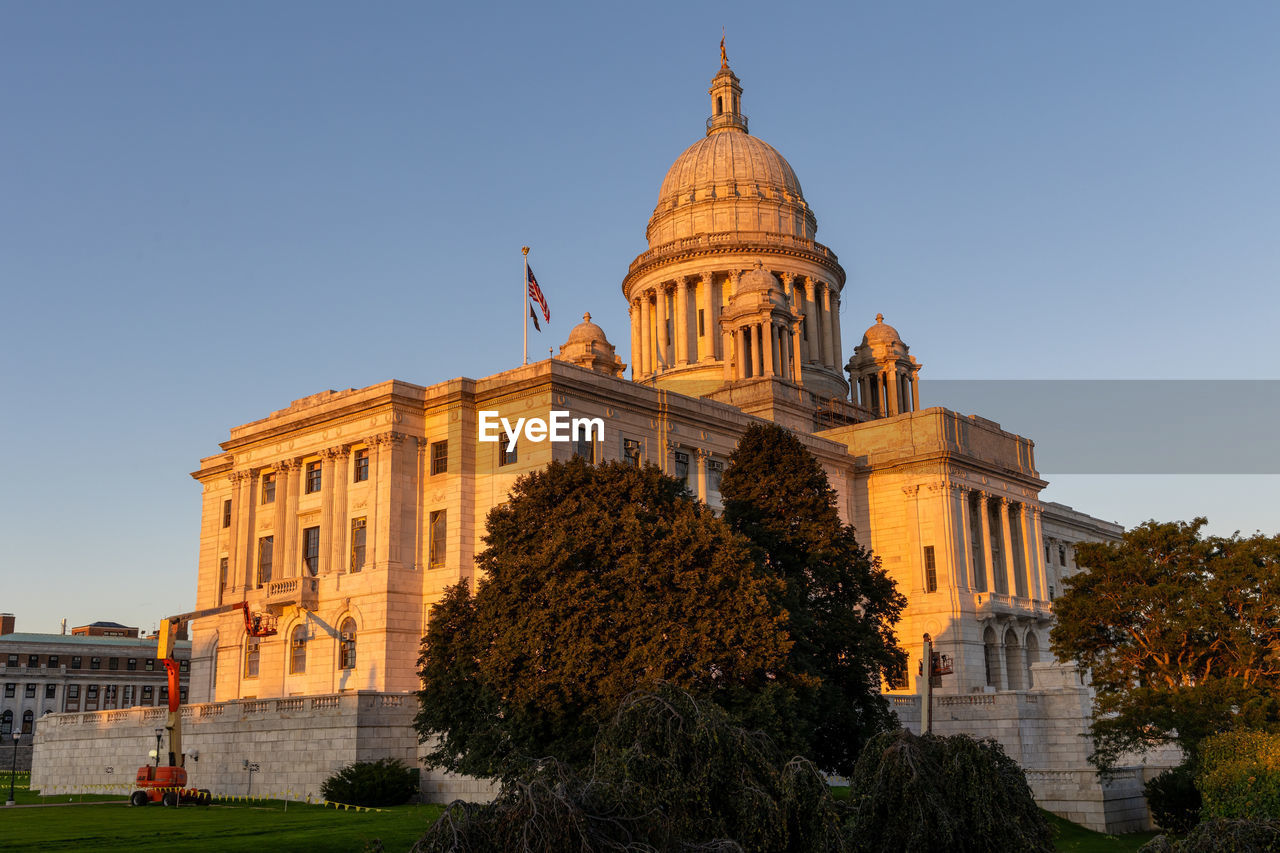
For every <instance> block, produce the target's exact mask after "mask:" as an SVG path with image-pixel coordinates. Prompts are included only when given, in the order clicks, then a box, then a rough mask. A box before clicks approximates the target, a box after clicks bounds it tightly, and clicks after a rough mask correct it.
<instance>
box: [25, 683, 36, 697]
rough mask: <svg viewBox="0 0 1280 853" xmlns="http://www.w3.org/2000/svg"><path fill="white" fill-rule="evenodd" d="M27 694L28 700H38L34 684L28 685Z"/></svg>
mask: <svg viewBox="0 0 1280 853" xmlns="http://www.w3.org/2000/svg"><path fill="white" fill-rule="evenodd" d="M26 693H27V698H28V699H34V698H36V686H35V685H34V684H28V685H27V690H26Z"/></svg>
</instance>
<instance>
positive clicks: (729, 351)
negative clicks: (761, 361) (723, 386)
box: [721, 332, 741, 382]
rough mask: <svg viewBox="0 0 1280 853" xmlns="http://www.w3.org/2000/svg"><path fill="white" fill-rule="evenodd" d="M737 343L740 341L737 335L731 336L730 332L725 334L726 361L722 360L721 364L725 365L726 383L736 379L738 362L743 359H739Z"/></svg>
mask: <svg viewBox="0 0 1280 853" xmlns="http://www.w3.org/2000/svg"><path fill="white" fill-rule="evenodd" d="M737 341H738V336H737V333H733V334H730V333H729V332H725V333H724V359H723V360H722V362H721V363H722V364H723V365H724V381H725V382H731V381H733V380H734V379H735V378H736V377H735V375H734V373H735V371H737V370H738V369H739V368H738V362H739V361H740V360H741V359H740V357H738V354H737V352H736V350H737V346H736V344H737Z"/></svg>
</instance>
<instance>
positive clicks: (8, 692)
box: [4, 682, 18, 699]
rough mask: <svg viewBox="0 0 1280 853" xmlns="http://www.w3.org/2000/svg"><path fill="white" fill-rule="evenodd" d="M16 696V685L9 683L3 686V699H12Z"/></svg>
mask: <svg viewBox="0 0 1280 853" xmlns="http://www.w3.org/2000/svg"><path fill="white" fill-rule="evenodd" d="M17 695H18V685H16V684H14V683H13V682H10V683H8V684H6V685H5V686H4V698H6V699H12V698H13V697H15V696H17Z"/></svg>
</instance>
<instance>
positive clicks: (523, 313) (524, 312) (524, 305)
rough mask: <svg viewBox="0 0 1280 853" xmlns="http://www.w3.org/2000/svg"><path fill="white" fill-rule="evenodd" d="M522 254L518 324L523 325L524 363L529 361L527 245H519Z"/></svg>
mask: <svg viewBox="0 0 1280 853" xmlns="http://www.w3.org/2000/svg"><path fill="white" fill-rule="evenodd" d="M520 251H521V252H522V253H523V254H524V281H522V282H520V325H521V326H523V327H524V363H525V364H528V363H529V311H528V308H529V247H528V246H521V247H520Z"/></svg>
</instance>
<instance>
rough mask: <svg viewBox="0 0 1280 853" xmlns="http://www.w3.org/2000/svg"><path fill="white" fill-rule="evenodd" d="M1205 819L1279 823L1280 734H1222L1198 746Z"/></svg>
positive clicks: (1239, 732) (1242, 732)
mask: <svg viewBox="0 0 1280 853" xmlns="http://www.w3.org/2000/svg"><path fill="white" fill-rule="evenodd" d="M1196 783H1197V787H1199V789H1200V793H1201V794H1202V795H1203V796H1204V816H1205V817H1207V818H1208V817H1215V818H1242V819H1247V820H1280V734H1268V733H1266V732H1259V731H1235V732H1225V733H1223V734H1220V735H1214V736H1213V737H1209V738H1206V739H1205V740H1204V741H1203V742H1202V743H1201V745H1200V773H1199V774H1198V776H1197V777H1196Z"/></svg>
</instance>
